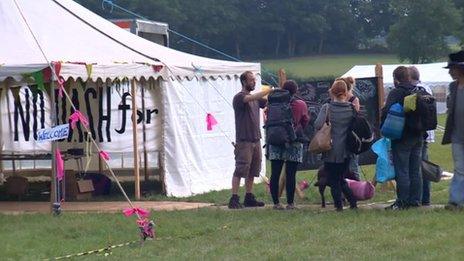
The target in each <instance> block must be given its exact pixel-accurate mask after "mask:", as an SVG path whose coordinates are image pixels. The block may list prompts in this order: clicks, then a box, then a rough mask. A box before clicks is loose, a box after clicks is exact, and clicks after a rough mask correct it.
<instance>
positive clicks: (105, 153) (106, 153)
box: [99, 150, 110, 161]
mask: <svg viewBox="0 0 464 261" xmlns="http://www.w3.org/2000/svg"><path fill="white" fill-rule="evenodd" d="M99 154H100V157H101V158H102V159H104V160H106V161H108V160H110V155H109V154H108V152H106V151H103V150H102V151H100V153H99Z"/></svg>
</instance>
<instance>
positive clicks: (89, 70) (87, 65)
mask: <svg viewBox="0 0 464 261" xmlns="http://www.w3.org/2000/svg"><path fill="white" fill-rule="evenodd" d="M85 69H87V77H88V78H92V69H93V64H86V65H85Z"/></svg>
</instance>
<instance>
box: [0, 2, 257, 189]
mask: <svg viewBox="0 0 464 261" xmlns="http://www.w3.org/2000/svg"><path fill="white" fill-rule="evenodd" d="M0 35H1V36H2V39H6V40H5V41H2V43H1V44H0V45H1V46H0V86H7V85H8V84H6V81H4V80H5V79H7V78H14V79H15V80H16V81H17V82H24V81H25V80H24V79H23V75H22V74H24V73H31V72H35V71H39V70H41V69H43V68H45V67H48V62H52V61H54V62H57V61H60V62H62V64H61V72H60V76H63V77H64V78H65V79H68V78H73V79H77V78H81V79H83V80H89V81H91V82H96V81H97V80H98V79H101V80H103V81H104V82H106V81H107V80H115V79H123V78H126V77H127V78H136V79H137V80H140V79H141V78H145V79H151V80H152V81H153V80H154V79H158V78H159V77H161V78H162V80H160V81H159V82H160V84H159V86H160V95H161V99H160V100H158V101H155V103H156V102H158V103H161V104H156V105H154V106H159V107H160V111H161V112H162V114H163V115H162V117H163V120H162V122H161V123H160V124H162V125H163V126H161V128H163V132H164V137H161V138H160V139H159V141H157V142H160V143H161V144H159V146H160V147H161V148H162V149H164V151H165V155H164V159H162V161H164V165H165V166H164V167H165V176H166V180H165V184H166V189H167V193H168V195H170V196H189V195H192V194H195V193H201V192H206V191H210V190H214V189H223V188H228V187H230V179H231V175H232V172H233V168H234V164H235V162H234V156H233V147H232V145H231V144H230V139H232V140H233V139H234V138H235V128H234V124H233V120H232V119H233V117H234V114H233V110H232V107H231V105H230V103H231V102H232V97H233V95H234V94H235V93H237V92H238V91H239V90H240V81H239V79H238V76H239V75H240V74H241V73H243V72H244V71H252V72H253V73H255V74H256V75H258V78H259V74H260V70H261V67H260V64H258V63H239V62H230V61H222V60H215V59H209V58H204V57H199V56H195V55H191V54H186V53H182V52H179V51H176V50H173V49H169V48H166V47H164V46H161V45H158V44H155V43H152V42H150V41H147V40H145V39H143V38H140V37H138V36H135V35H133V34H131V33H129V32H127V31H125V30H123V29H121V28H119V27H117V26H116V25H114V24H112V23H111V22H109V21H107V20H105V19H103V18H101V17H99V16H98V15H96V14H94V13H92V12H90V11H89V10H87V9H85V8H83V7H82V6H80V5H79V4H77V3H75V2H73V1H71V0H34V1H30V0H2V1H0ZM34 37H35V39H34ZM36 41H37V42H36ZM39 46H40V48H39ZM42 51H43V53H42ZM44 55H45V57H46V59H45V57H44ZM90 64H92V72H91V74H90V76H89V72H88V68H87V67H86V65H87V66H88V65H90ZM154 66H155V67H158V68H157V69H155V67H154ZM2 81H3V82H2ZM195 104H198V105H200V104H201V105H202V106H201V108H200V107H199V106H197V105H195ZM4 113H5V110H2V114H4ZM206 113H212V114H213V116H214V117H216V119H217V120H218V122H219V124H218V125H217V126H215V127H214V130H213V131H206ZM4 126H8V125H6V124H5V125H4ZM154 129H155V130H157V131H159V129H157V128H154ZM5 131H8V130H6V129H5V128H2V134H5V135H8V134H7V133H5ZM139 136H140V135H139ZM139 138H140V137H139ZM119 142H121V140H119ZM128 143H129V140H128ZM130 143H132V140H130ZM102 146H103V147H106V148H108V149H109V150H113V149H114V148H115V147H117V148H116V149H115V150H120V148H121V146H112V145H111V144H102ZM125 147H128V146H125ZM129 147H130V146H129ZM2 148H4V144H2ZM11 148H15V146H14V144H12V145H11ZM109 152H110V153H111V151H109ZM264 172H265V164H264V163H263V168H262V173H264Z"/></svg>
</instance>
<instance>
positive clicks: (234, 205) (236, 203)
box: [228, 195, 243, 209]
mask: <svg viewBox="0 0 464 261" xmlns="http://www.w3.org/2000/svg"><path fill="white" fill-rule="evenodd" d="M228 207H229V209H240V208H243V206H242V204H240V197H239V196H238V195H232V197H230V200H229V205H228Z"/></svg>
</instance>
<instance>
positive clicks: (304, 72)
mask: <svg viewBox="0 0 464 261" xmlns="http://www.w3.org/2000/svg"><path fill="white" fill-rule="evenodd" d="M376 63H381V64H398V63H400V61H399V60H398V58H397V57H396V56H395V55H390V54H354V55H325V56H310V57H299V58H292V59H281V60H263V61H261V64H262V67H263V73H265V72H266V71H272V72H276V71H277V70H279V69H280V68H283V69H285V71H286V72H287V74H288V75H289V76H293V77H295V76H296V77H298V78H327V77H331V78H335V77H339V76H341V75H343V74H344V73H345V72H347V71H348V70H350V69H351V67H353V66H355V65H369V64H376Z"/></svg>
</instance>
